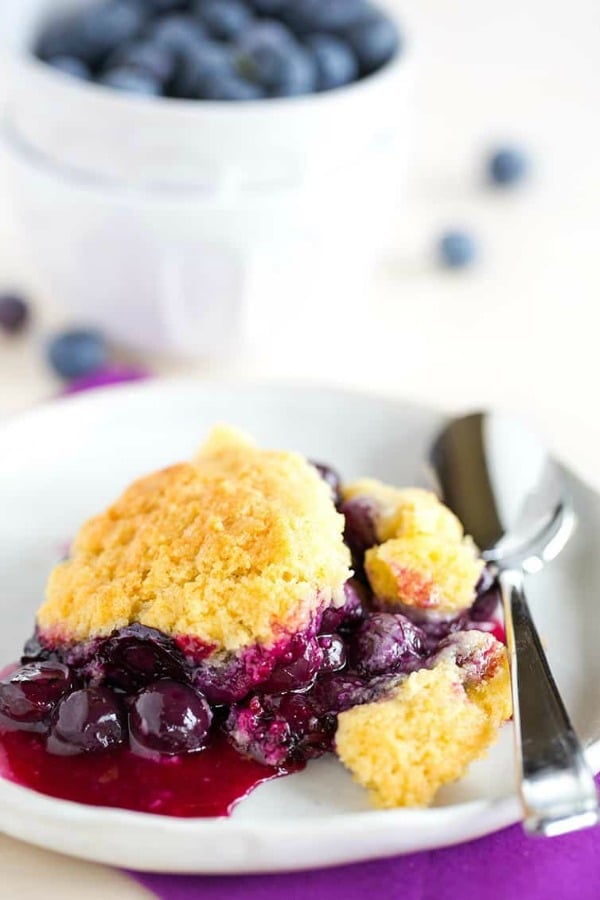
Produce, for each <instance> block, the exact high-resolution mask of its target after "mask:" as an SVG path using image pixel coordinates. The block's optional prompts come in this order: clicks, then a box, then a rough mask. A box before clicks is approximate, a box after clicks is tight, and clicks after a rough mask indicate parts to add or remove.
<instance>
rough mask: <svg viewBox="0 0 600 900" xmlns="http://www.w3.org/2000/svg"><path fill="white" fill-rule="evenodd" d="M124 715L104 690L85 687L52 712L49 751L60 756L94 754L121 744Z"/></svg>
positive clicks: (113, 699)
mask: <svg viewBox="0 0 600 900" xmlns="http://www.w3.org/2000/svg"><path fill="white" fill-rule="evenodd" d="M124 739H125V726H124V720H123V712H122V710H121V707H120V704H119V701H118V700H117V698H116V697H115V695H114V694H113V693H112V692H111V691H109V690H108V689H107V688H84V689H83V690H79V691H74V692H73V693H72V694H67V696H66V697H64V699H63V700H61V701H60V703H59V704H58V706H57V707H56V710H55V712H54V716H53V720H52V727H51V730H50V734H49V736H48V750H49V751H50V753H55V754H57V755H59V756H71V755H74V754H77V753H94V752H96V751H98V750H108V749H110V748H111V747H116V746H117V745H118V744H121V743H123V741H124Z"/></svg>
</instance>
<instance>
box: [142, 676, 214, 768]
mask: <svg viewBox="0 0 600 900" xmlns="http://www.w3.org/2000/svg"><path fill="white" fill-rule="evenodd" d="M211 722H212V712H211V709H210V706H209V705H208V703H207V702H206V699H205V698H204V697H203V696H202V694H199V693H198V692H197V691H195V690H194V689H193V688H191V687H189V685H186V684H180V683H179V682H177V681H170V680H165V681H156V682H155V683H154V684H151V685H150V686H149V687H147V688H145V689H144V690H143V691H140V693H139V694H138V695H137V697H136V698H135V699H134V701H133V703H132V704H131V708H130V711H129V731H130V735H131V741H132V748H133V749H134V750H136V751H137V752H141V753H149V754H165V755H167V756H175V755H177V754H179V753H192V752H194V751H196V750H202V749H203V747H205V746H206V742H207V740H208V733H209V730H210V725H211Z"/></svg>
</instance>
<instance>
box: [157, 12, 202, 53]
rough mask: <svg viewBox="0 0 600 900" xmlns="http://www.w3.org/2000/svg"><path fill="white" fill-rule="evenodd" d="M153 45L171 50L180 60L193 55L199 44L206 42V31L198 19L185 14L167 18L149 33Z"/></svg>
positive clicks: (160, 21)
mask: <svg viewBox="0 0 600 900" xmlns="http://www.w3.org/2000/svg"><path fill="white" fill-rule="evenodd" d="M148 38H149V40H150V41H152V43H153V44H157V45H158V46H160V47H165V48H166V49H167V50H171V52H172V53H174V54H175V55H176V57H177V58H178V59H180V60H181V59H182V58H184V57H185V56H186V54H188V53H193V52H194V50H195V49H197V47H198V44H199V43H201V42H202V41H204V40H206V38H207V34H206V29H205V28H203V27H202V25H201V24H200V22H199V21H198V19H196V18H194V16H191V15H186V14H184V13H181V14H177V15H172V16H165V17H164V18H163V19H159V20H158V21H157V22H155V23H154V24H153V25H152V26H151V28H150V29H149V31H148Z"/></svg>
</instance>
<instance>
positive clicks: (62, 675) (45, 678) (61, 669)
mask: <svg viewBox="0 0 600 900" xmlns="http://www.w3.org/2000/svg"><path fill="white" fill-rule="evenodd" d="M74 687H75V683H74V680H73V676H72V675H71V672H70V671H69V669H68V668H67V667H66V666H63V665H61V663H57V662H31V663H28V664H27V665H25V666H22V667H21V668H20V669H16V670H15V671H14V672H11V673H10V675H8V676H6V677H5V678H3V679H2V680H1V681H0V725H1V726H2V727H4V728H10V729H19V730H21V731H45V730H46V727H47V725H48V723H49V721H50V717H51V715H52V712H53V710H54V707H55V705H56V704H57V703H58V701H59V700H60V699H61V698H62V697H63V696H64V695H65V694H66V693H68V692H69V691H72V690H73V688H74Z"/></svg>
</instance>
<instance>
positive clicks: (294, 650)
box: [260, 635, 323, 694]
mask: <svg viewBox="0 0 600 900" xmlns="http://www.w3.org/2000/svg"><path fill="white" fill-rule="evenodd" d="M322 663H323V651H322V649H321V647H320V646H319V644H318V643H317V641H316V640H314V639H307V638H305V637H304V636H303V635H294V637H293V638H292V640H291V641H290V645H289V648H288V649H287V650H286V652H285V653H284V654H283V656H282V657H281V659H280V660H279V661H278V663H277V665H276V666H275V667H274V668H273V670H272V671H271V674H270V676H269V678H268V679H267V680H266V681H265V682H264V683H262V684H261V688H260V689H261V692H264V693H265V694H278V693H282V692H283V691H294V690H297V689H298V688H300V687H306V686H307V685H309V684H310V683H311V682H312V681H313V679H314V677H315V675H316V674H317V672H318V671H319V669H320V668H321V665H322Z"/></svg>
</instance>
